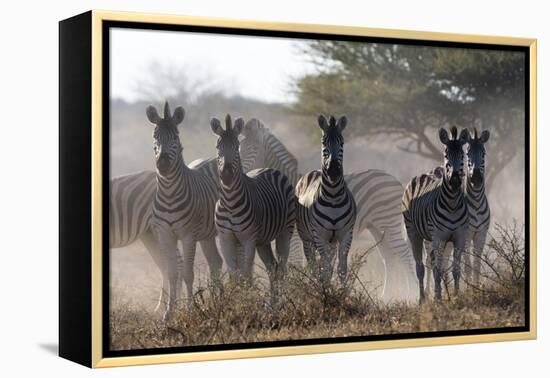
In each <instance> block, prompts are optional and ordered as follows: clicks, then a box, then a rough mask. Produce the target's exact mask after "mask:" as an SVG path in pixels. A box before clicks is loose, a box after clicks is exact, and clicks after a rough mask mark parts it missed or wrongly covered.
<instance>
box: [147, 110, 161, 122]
mask: <svg viewBox="0 0 550 378" xmlns="http://www.w3.org/2000/svg"><path fill="white" fill-rule="evenodd" d="M145 114H147V118H148V119H149V122H151V123H154V124H155V125H158V124H159V122H160V116H159V114H158V112H157V109H156V108H155V107H154V106H153V105H149V106H148V107H147V109H145Z"/></svg>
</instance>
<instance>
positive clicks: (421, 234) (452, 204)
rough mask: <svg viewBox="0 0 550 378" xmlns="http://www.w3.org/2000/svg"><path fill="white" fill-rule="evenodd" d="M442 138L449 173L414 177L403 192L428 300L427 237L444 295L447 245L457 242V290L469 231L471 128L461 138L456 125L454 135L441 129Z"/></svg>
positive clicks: (409, 231) (437, 284) (421, 285)
mask: <svg viewBox="0 0 550 378" xmlns="http://www.w3.org/2000/svg"><path fill="white" fill-rule="evenodd" d="M440 139H441V142H442V143H443V144H445V145H446V149H445V164H444V166H445V173H444V174H443V177H442V178H438V177H437V176H436V175H434V174H433V173H428V174H422V175H420V176H417V177H414V178H413V179H412V180H411V181H410V182H409V183H408V184H407V186H406V188H405V192H404V194H403V205H402V206H403V218H404V221H405V227H406V230H407V235H408V237H409V241H410V243H411V248H412V250H413V255H414V258H415V261H416V269H417V277H418V282H419V290H420V301H421V302H422V301H423V300H424V262H423V258H422V247H423V241H424V240H428V241H431V242H432V252H431V261H432V263H433V264H432V265H433V273H434V284H435V296H436V298H437V299H440V298H441V278H442V276H443V274H444V271H443V269H444V267H445V265H446V264H445V263H444V261H443V258H444V248H445V245H446V243H447V242H452V243H453V245H454V251H453V278H454V281H455V292H456V291H458V287H459V280H460V259H461V254H462V251H463V250H464V246H465V243H466V238H467V233H468V222H469V216H468V207H467V204H466V200H465V196H464V192H463V189H462V177H463V176H464V174H463V168H464V152H463V150H462V146H463V145H464V143H465V142H466V141H467V130H463V131H462V133H461V135H460V139H457V130H456V128H453V129H452V139H449V138H448V134H447V131H446V130H444V129H441V130H440Z"/></svg>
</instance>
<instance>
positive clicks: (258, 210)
mask: <svg viewBox="0 0 550 378" xmlns="http://www.w3.org/2000/svg"><path fill="white" fill-rule="evenodd" d="M225 122H226V129H225V130H224V129H223V128H222V127H221V124H220V121H219V120H217V119H213V120H212V122H211V126H212V130H213V131H214V133H215V134H216V135H218V136H219V138H218V142H217V145H216V148H217V150H218V170H219V175H220V179H221V180H220V181H221V191H220V199H219V201H218V202H217V204H216V211H215V216H216V228H217V230H218V235H219V239H220V246H221V249H222V253H223V256H224V259H225V261H226V264H227V266H228V268H229V270H230V271H232V272H238V273H240V274H242V275H243V276H245V277H250V276H251V274H252V268H253V262H254V256H255V252H256V248H257V249H258V254H259V256H260V258H261V259H262V261H263V263H264V264H265V266H266V269H267V271H268V272H269V273H270V278H271V279H272V283H273V277H272V275H273V273H275V272H276V271H278V270H281V271H284V269H285V266H286V262H287V259H288V250H289V241H290V235H291V233H292V229H293V228H294V224H295V202H294V190H293V188H292V185H291V184H290V181H289V180H288V178H287V177H286V176H285V175H284V174H282V173H281V172H279V171H277V170H275V169H269V168H268V169H259V170H254V171H252V172H249V173H248V175H246V174H244V173H243V171H242V165H241V160H240V155H239V141H238V135H239V134H240V132H241V130H242V127H243V125H244V122H243V121H242V119H241V118H239V119H237V120H235V125H234V126H233V125H232V123H231V118H230V116H229V115H227V116H226V120H225ZM273 240H275V241H276V249H277V257H278V259H275V258H274V256H273V252H272V250H271V241H273ZM239 246H242V247H243V249H244V252H243V253H244V256H243V258H242V260H241V259H240V256H239ZM272 288H273V285H272Z"/></svg>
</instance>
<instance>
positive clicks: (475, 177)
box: [109, 102, 490, 319]
mask: <svg viewBox="0 0 550 378" xmlns="http://www.w3.org/2000/svg"><path fill="white" fill-rule="evenodd" d="M146 115H147V118H148V120H149V121H150V122H151V124H152V125H153V126H154V131H153V150H154V157H155V165H156V171H155V172H152V171H144V172H139V173H134V174H130V175H126V176H120V177H115V178H113V179H111V188H110V203H109V237H110V239H109V240H110V247H111V248H119V247H123V246H126V245H128V244H131V243H133V242H134V241H136V240H138V239H139V240H141V241H142V242H143V244H144V245H145V247H146V248H147V250H148V251H149V253H150V254H151V257H152V258H153V261H154V262H155V264H156V265H157V267H158V268H159V270H160V272H161V275H162V289H161V290H160V296H159V299H158V303H157V306H156V309H155V310H160V309H161V308H163V307H164V310H165V311H164V318H165V319H168V318H169V317H170V316H171V315H172V314H173V311H174V306H175V304H176V300H177V299H178V298H179V297H180V289H181V286H182V281H183V283H185V285H186V289H187V298H191V297H192V295H193V281H194V269H193V267H194V260H195V252H196V244H197V242H199V243H200V246H201V249H202V251H203V253H204V256H205V258H206V260H207V262H208V265H209V270H210V275H211V278H212V279H213V280H218V279H220V272H221V268H222V264H223V262H225V264H226V266H227V269H228V271H229V272H230V273H233V274H237V275H240V276H244V277H250V276H251V274H252V270H253V261H254V257H255V254H256V251H257V252H258V256H259V257H260V259H261V261H262V262H263V264H264V265H265V267H266V270H267V272H268V275H269V279H270V283H271V289H272V295H274V296H275V287H276V284H277V280H278V279H280V278H281V277H282V276H283V275H284V273H285V271H286V266H287V262H288V261H289V259H290V261H294V262H298V261H299V260H300V256H304V257H305V258H306V261H307V263H308V264H310V265H312V266H313V265H315V262H316V261H317V259H319V278H320V281H321V282H322V283H323V285H327V284H328V283H329V281H330V279H331V276H332V271H333V263H334V260H335V259H336V258H337V260H338V265H337V273H338V277H339V279H340V280H342V281H343V280H344V279H345V277H346V274H347V260H348V253H349V250H350V246H351V243H352V239H353V237H354V235H355V236H357V235H359V234H361V232H363V231H364V230H368V231H369V232H370V233H371V235H372V236H373V237H374V238H375V240H376V241H377V249H378V251H379V253H380V256H381V257H382V259H383V261H384V266H385V272H384V277H385V279H384V285H383V288H382V293H381V294H382V296H383V297H384V298H386V299H387V300H393V299H408V298H411V297H412V296H415V294H413V293H414V291H415V287H418V288H419V290H420V293H419V299H420V301H421V302H422V301H423V300H424V271H425V268H424V266H425V264H424V261H423V250H422V249H423V245H424V248H426V247H427V248H426V249H427V250H428V251H429V253H427V255H428V259H427V261H428V262H427V263H426V266H433V276H434V283H435V297H436V298H440V297H441V279H442V278H444V275H445V274H446V260H445V255H446V254H445V252H444V249H445V246H446V244H447V243H452V244H453V246H454V253H453V269H452V271H453V278H454V282H455V290H456V291H457V290H458V288H459V281H460V270H461V269H460V261H461V256H462V251H464V250H465V249H466V248H469V246H470V244H471V242H472V240H473V245H474V248H473V251H474V253H473V254H474V264H473V265H474V270H473V271H474V281H475V282H478V281H479V264H480V259H479V256H480V255H481V252H482V250H483V247H484V244H485V238H486V234H487V231H488V227H489V222H490V214H489V206H488V202H487V198H486V196H485V189H484V179H483V176H484V169H485V149H484V144H485V143H486V142H487V140H488V139H489V132H488V131H484V132H483V133H482V134H481V136H480V137H478V135H477V130H476V131H474V136H473V137H472V136H471V135H470V133H469V132H468V130H462V132H461V133H460V136H458V135H457V133H458V132H457V130H456V128H452V129H451V136H450V137H449V135H448V133H447V131H446V130H444V129H441V130H440V132H439V137H440V140H441V142H442V143H443V145H444V146H445V150H444V166H443V167H438V168H436V169H435V170H433V171H432V172H431V173H428V174H422V175H420V176H417V177H415V178H413V179H412V180H411V181H410V182H409V183H408V185H407V187H406V189H404V188H403V186H402V185H401V183H400V182H399V181H398V180H397V179H396V178H395V177H393V176H391V175H390V174H388V173H386V172H384V171H382V170H375V169H370V170H366V171H363V172H358V173H348V174H344V169H343V153H344V138H343V135H342V132H343V131H344V129H345V128H346V125H347V118H346V117H345V116H344V117H340V118H339V119H338V120H336V118H334V117H333V116H331V117H329V118H328V119H327V118H325V117H324V116H322V115H321V116H319V119H318V124H319V127H320V128H321V131H322V143H321V169H320V170H314V171H311V172H309V173H306V174H304V175H300V174H299V173H298V172H299V171H298V162H297V160H296V158H295V157H294V156H293V155H292V154H291V153H290V152H289V151H288V150H287V148H286V147H285V146H284V145H283V143H281V141H280V140H279V139H278V138H276V137H275V135H273V134H272V133H271V132H270V131H269V129H267V128H266V127H265V126H264V125H263V124H262V123H261V122H260V121H259V120H257V119H254V118H253V119H251V120H249V121H248V122H246V123H245V122H244V120H243V119H241V118H238V119H235V120H234V121H232V120H231V117H230V116H229V115H227V116H226V118H225V128H224V127H223V126H222V124H221V122H220V121H219V120H218V119H216V118H213V119H212V120H211V124H210V126H211V129H212V131H213V133H214V134H215V135H216V136H217V138H218V139H217V143H216V149H217V153H218V156H217V158H210V159H199V160H195V161H193V162H191V163H190V164H186V163H185V161H184V158H183V153H182V151H183V147H182V145H181V142H180V138H179V130H178V125H179V124H180V123H182V122H183V119H184V116H185V111H184V110H183V108H182V107H178V108H176V109H175V110H174V112H173V113H172V112H171V110H170V106H169V105H168V103H167V102H166V103H165V105H164V114H163V117H161V116H160V115H159V114H158V112H157V110H156V109H155V108H154V107H153V106H149V107H147V109H146ZM465 144H467V145H468V148H467V154H466V159H467V161H468V169H467V170H466V174H464V152H463V145H465ZM464 176H466V179H465V180H464ZM404 225H405V228H406V234H407V236H408V239H409V242H410V246H411V248H409V246H408V244H407V241H406V240H405V238H404V236H403V228H404V227H403V226H404ZM216 238H217V239H218V244H217V243H216ZM178 241H179V242H180V243H181V247H182V248H181V252H180V251H179V249H178ZM272 242H274V243H275V247H276V248H275V252H276V254H275V255H274V254H273V251H272V246H271V245H272ZM428 243H431V244H429V246H428ZM218 245H219V249H220V251H221V256H220V253H219V252H218ZM302 248H303V250H302ZM336 252H337V256H336ZM467 256H468V254H466V256H465V257H467ZM222 257H223V259H222ZM466 260H467V259H466ZM465 265H466V266H467V267H469V266H470V264H465ZM415 273H416V279H415V277H414V275H415ZM465 273H466V274H467V275H468V273H471V269H465ZM416 280H418V286H416V285H417V284H415V281H416ZM403 287H405V288H406V290H405V291H403V290H402V288H403Z"/></svg>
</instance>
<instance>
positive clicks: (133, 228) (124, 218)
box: [109, 171, 157, 248]
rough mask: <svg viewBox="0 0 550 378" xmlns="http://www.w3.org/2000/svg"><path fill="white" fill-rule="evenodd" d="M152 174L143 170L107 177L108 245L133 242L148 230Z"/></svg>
mask: <svg viewBox="0 0 550 378" xmlns="http://www.w3.org/2000/svg"><path fill="white" fill-rule="evenodd" d="M155 178H156V174H155V172H153V171H143V172H138V173H133V174H129V175H124V176H118V177H114V178H112V179H111V184H110V196H109V246H110V247H111V248H120V247H124V246H126V245H128V244H131V243H133V242H134V241H136V240H137V239H138V238H140V237H141V235H142V234H144V233H145V232H147V231H149V230H150V227H151V215H152V210H153V199H154V198H155V193H156V191H157V185H156V181H155Z"/></svg>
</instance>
